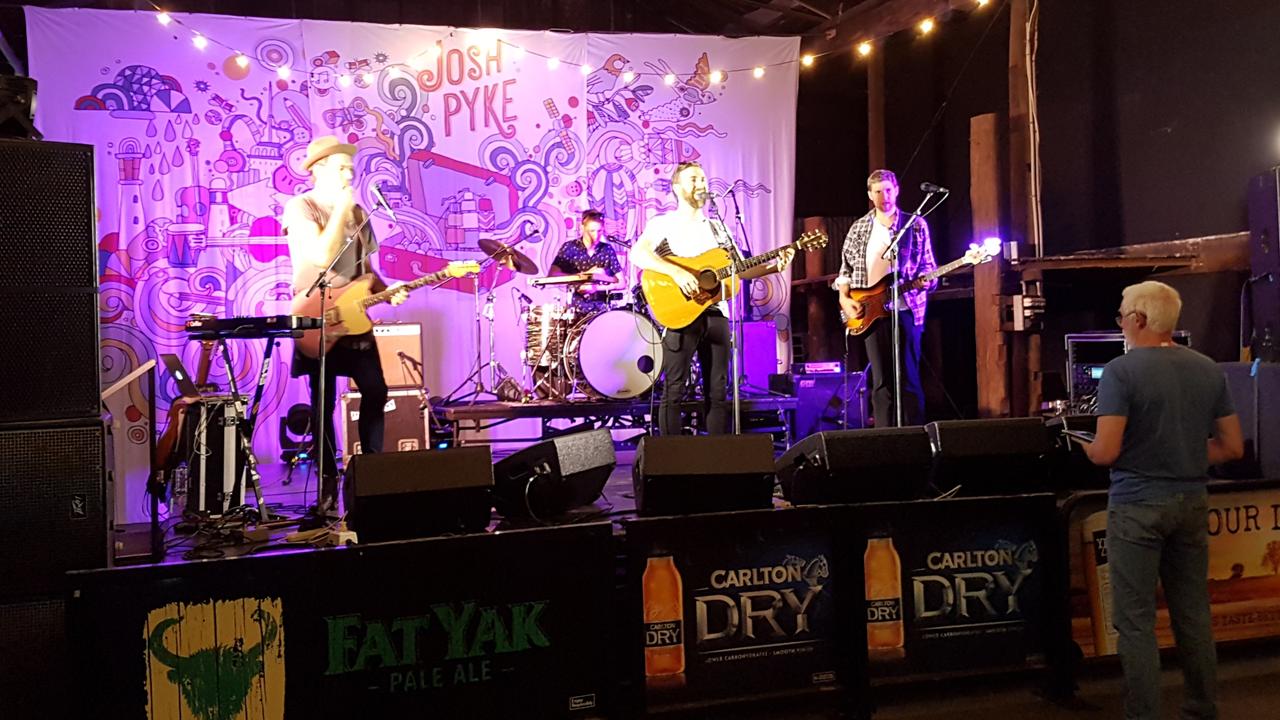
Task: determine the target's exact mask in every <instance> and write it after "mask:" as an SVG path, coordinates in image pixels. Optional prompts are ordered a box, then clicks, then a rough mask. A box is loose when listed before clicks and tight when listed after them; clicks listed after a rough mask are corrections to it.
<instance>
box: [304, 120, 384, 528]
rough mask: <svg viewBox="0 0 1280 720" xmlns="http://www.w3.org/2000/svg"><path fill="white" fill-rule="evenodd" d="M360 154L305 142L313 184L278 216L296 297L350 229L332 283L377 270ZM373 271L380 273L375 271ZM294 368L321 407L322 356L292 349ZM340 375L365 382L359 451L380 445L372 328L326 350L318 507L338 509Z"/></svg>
mask: <svg viewBox="0 0 1280 720" xmlns="http://www.w3.org/2000/svg"><path fill="white" fill-rule="evenodd" d="M355 153H356V148H355V146H354V145H348V144H345V143H343V142H341V141H339V140H338V138H336V137H333V136H332V135H328V136H325V137H318V138H316V139H315V140H312V141H311V144H310V145H308V146H307V156H306V160H305V161H304V162H303V165H302V166H303V168H305V169H306V170H309V171H310V172H311V179H312V181H313V183H314V187H313V188H312V189H311V190H309V191H308V192H305V193H302V194H301V195H298V196H296V197H294V198H292V199H290V200H289V202H288V203H287V204H286V205H285V208H284V217H283V218H282V222H281V224H282V225H283V226H284V229H285V233H286V234H287V235H288V238H289V258H290V260H291V261H292V263H293V295H294V297H295V298H296V297H297V296H299V295H302V294H304V293H306V292H307V290H308V289H309V288H310V287H311V285H312V283H314V282H315V280H316V278H317V277H318V276H319V275H320V273H321V272H323V271H324V269H325V268H327V267H329V263H330V262H332V261H333V258H334V256H335V255H337V254H338V251H339V250H342V247H343V245H344V244H345V243H346V241H347V238H349V237H352V236H353V235H354V236H355V239H354V240H353V241H352V242H351V244H350V245H347V247H346V249H345V250H343V251H342V257H341V258H339V259H338V261H337V262H336V263H334V265H333V270H332V271H331V272H329V274H328V275H327V278H326V279H327V280H328V282H329V286H330V287H332V288H334V289H335V290H336V289H338V288H341V287H344V286H345V285H347V283H350V282H351V281H353V280H356V279H357V278H360V277H363V276H364V275H365V274H366V273H373V267H372V264H371V258H372V255H373V251H374V250H375V249H376V248H377V246H378V243H377V241H376V240H375V239H374V237H373V230H372V229H371V228H370V227H369V224H368V222H367V219H368V213H367V212H365V210H364V208H362V207H360V206H359V205H358V204H357V203H356V199H355V193H354V191H353V189H352V187H351V180H352V178H353V176H354V165H353V164H352V157H353V156H354V155H355ZM374 277H375V278H377V276H376V274H375V275H374ZM386 287H387V286H386V284H385V283H384V282H382V280H381V279H376V281H375V282H374V286H373V288H372V290H373V291H374V292H381V291H382V290H385V289H386ZM316 292H321V291H320V290H316ZM408 296H409V293H408V291H407V290H400V291H398V292H397V293H396V294H395V295H394V296H392V299H391V304H393V305H399V304H400V303H403V302H404V301H405V300H406V299H407V298H408ZM292 374H293V377H301V376H303V375H306V376H307V379H308V380H309V382H310V387H311V407H312V408H319V407H320V399H319V397H318V394H319V391H320V387H321V384H320V362H319V361H318V360H316V359H313V358H309V357H307V356H306V355H303V354H302V352H300V351H299V350H298V349H296V348H295V349H294V353H293V369H292ZM338 375H342V376H344V377H350V378H352V379H354V380H355V381H356V382H357V383H358V384H359V385H360V394H361V402H360V408H361V412H360V421H359V430H360V447H361V452H366V453H372V452H381V451H382V431H383V421H384V418H383V406H384V405H385V404H386V402H387V383H386V380H385V379H384V378H383V376H382V363H381V361H380V360H379V357H378V347H377V344H376V343H375V342H374V337H373V332H372V331H370V332H367V333H365V334H363V335H346V336H343V337H341V338H339V339H338V342H337V344H335V345H334V346H333V347H332V348H331V349H330V350H329V352H328V354H327V355H326V357H325V377H324V407H323V408H322V409H321V410H320V413H319V415H320V417H322V418H323V419H324V420H323V421H324V423H325V426H324V427H325V429H324V443H325V447H324V449H322V450H320V451H319V456H320V459H321V462H320V472H321V478H322V480H321V488H322V496H323V501H322V503H321V507H320V508H318V510H319V511H320V512H322V513H323V512H325V511H327V510H331V509H335V508H336V507H337V501H338V465H337V461H336V459H335V455H336V454H337V453H336V450H335V448H336V447H337V443H336V442H335V437H334V428H333V408H334V402H335V399H336V398H335V391H336V384H337V376H338ZM318 426H319V422H318V421H316V420H313V422H312V425H311V427H312V428H313V430H314V429H315V428H316V427H318Z"/></svg>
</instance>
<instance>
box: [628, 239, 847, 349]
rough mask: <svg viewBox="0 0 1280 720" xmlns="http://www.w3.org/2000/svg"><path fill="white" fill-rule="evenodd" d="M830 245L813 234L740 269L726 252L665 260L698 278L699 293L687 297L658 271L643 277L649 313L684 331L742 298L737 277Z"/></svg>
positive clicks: (752, 259)
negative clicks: (790, 252)
mask: <svg viewBox="0 0 1280 720" xmlns="http://www.w3.org/2000/svg"><path fill="white" fill-rule="evenodd" d="M826 244H827V236H826V234H825V233H823V232H822V231H821V230H810V231H809V232H807V233H805V234H803V235H801V236H800V237H799V238H798V239H797V240H796V241H795V242H793V243H791V244H790V245H784V246H782V247H780V248H777V249H776V250H770V251H769V252H766V253H761V254H759V255H755V256H753V257H749V258H747V259H745V260H743V261H741V262H739V263H737V267H736V268H735V266H734V262H733V258H732V257H730V256H729V252H728V251H727V250H725V249H724V248H714V249H711V250H708V251H706V252H704V253H702V254H701V255H698V256H696V257H674V256H669V257H665V258H663V259H664V260H666V261H667V262H669V263H672V264H675V265H679V266H680V267H682V268H684V269H685V270H688V271H689V272H691V273H693V275H694V277H696V278H698V290H697V291H696V292H694V294H693V295H692V296H690V295H686V294H685V292H684V291H683V290H681V289H680V286H679V285H677V284H676V281H675V280H673V279H672V278H671V276H670V275H667V274H666V273H663V272H658V271H656V270H645V271H643V272H641V273H640V287H641V288H642V289H643V290H644V297H645V300H647V301H648V303H649V311H650V312H651V313H652V314H653V319H654V320H657V321H658V322H659V323H660V324H662V325H664V326H666V327H669V328H682V327H685V326H687V325H688V324H689V323H691V322H693V321H694V320H697V319H698V316H699V315H701V314H702V311H703V310H706V309H707V307H708V306H710V305H711V304H712V303H717V302H720V299H721V298H722V297H723V298H732V297H734V296H736V295H737V294H738V290H739V289H740V288H739V282H738V279H737V278H735V277H733V276H734V275H735V273H736V274H741V273H743V272H746V271H747V270H750V269H751V268H754V267H758V266H760V265H763V264H765V263H767V262H769V261H771V260H773V259H775V258H777V257H778V256H779V255H781V254H782V253H783V252H785V251H786V250H787V249H789V248H796V249H798V250H805V251H808V250H814V249H817V248H820V247H824V246H825V245H826Z"/></svg>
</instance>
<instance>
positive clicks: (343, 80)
mask: <svg viewBox="0 0 1280 720" xmlns="http://www.w3.org/2000/svg"><path fill="white" fill-rule="evenodd" d="M338 84H339V85H341V86H342V87H351V76H350V75H339V76H338Z"/></svg>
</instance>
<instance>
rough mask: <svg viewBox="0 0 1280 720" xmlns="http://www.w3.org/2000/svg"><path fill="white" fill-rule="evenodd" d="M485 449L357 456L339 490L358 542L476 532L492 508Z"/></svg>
mask: <svg viewBox="0 0 1280 720" xmlns="http://www.w3.org/2000/svg"><path fill="white" fill-rule="evenodd" d="M492 489H493V465H492V458H491V455H490V452H489V447H488V446H487V445H486V446H483V447H462V448H452V449H449V450H417V451H414V452H398V453H374V454H365V455H356V456H355V457H353V458H351V462H350V464H349V465H348V466H347V478H346V486H345V488H344V493H345V501H346V507H347V522H348V524H349V525H350V526H351V529H352V530H355V531H356V533H358V534H359V536H360V542H383V541H386V540H405V539H409V538H417V537H428V536H431V535H441V534H445V533H464V532H481V531H483V530H484V529H485V528H486V527H488V526H489V518H490V511H491V509H492V507H493V504H492V502H491V499H490V491H491V490H492Z"/></svg>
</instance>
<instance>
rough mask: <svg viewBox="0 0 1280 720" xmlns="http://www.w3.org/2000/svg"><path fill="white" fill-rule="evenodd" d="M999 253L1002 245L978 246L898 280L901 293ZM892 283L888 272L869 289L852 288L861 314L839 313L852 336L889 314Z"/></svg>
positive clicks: (977, 263) (982, 261) (899, 293)
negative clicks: (935, 267)
mask: <svg viewBox="0 0 1280 720" xmlns="http://www.w3.org/2000/svg"><path fill="white" fill-rule="evenodd" d="M999 252H1000V248H998V247H997V248H988V247H983V246H975V247H972V248H970V249H969V252H966V253H965V254H964V256H963V257H960V258H958V259H956V260H953V261H951V262H949V263H947V264H946V265H943V266H942V267H940V268H938V269H936V270H934V271H932V272H927V273H925V274H924V275H920V276H918V277H915V278H913V279H911V280H903V281H901V282H899V283H898V295H899V296H901V295H902V293H905V292H907V291H908V290H915V289H918V288H921V287H924V285H925V284H926V283H928V282H929V281H931V280H933V279H934V278H940V277H942V276H943V275H946V274H947V273H952V272H955V271H956V270H959V269H960V268H962V267H965V266H968V265H981V264H982V263H984V262H986V261H988V260H990V259H991V258H993V257H995V256H996V253H999ZM892 285H893V275H892V274H890V275H886V276H884V277H883V278H881V279H880V281H879V282H877V283H876V284H875V285H872V286H871V287H869V288H853V289H851V290H850V291H849V294H850V296H851V297H852V298H853V299H854V300H856V301H858V302H860V303H862V307H863V308H864V311H863V313H862V317H853V318H851V317H848V316H846V315H845V313H844V311H841V312H840V320H841V321H842V322H844V328H845V331H846V332H848V333H849V334H850V335H862V334H863V333H865V332H867V331H868V330H870V329H871V326H873V325H875V324H876V322H877V321H879V320H882V319H884V318H886V317H889V304H890V303H891V302H892V301H893V294H892V292H891V290H892Z"/></svg>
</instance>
